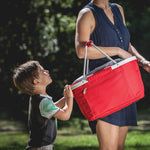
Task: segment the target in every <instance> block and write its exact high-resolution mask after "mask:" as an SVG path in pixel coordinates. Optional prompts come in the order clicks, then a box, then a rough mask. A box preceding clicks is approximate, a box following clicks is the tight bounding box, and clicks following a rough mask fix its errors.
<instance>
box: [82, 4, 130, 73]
mask: <svg viewBox="0 0 150 150" xmlns="http://www.w3.org/2000/svg"><path fill="white" fill-rule="evenodd" d="M110 7H111V10H112V13H113V17H114V24H113V23H112V22H111V21H110V19H109V18H108V17H107V15H106V14H105V12H104V10H103V9H102V8H99V7H97V6H96V5H94V4H93V3H89V4H87V5H86V6H85V7H84V8H89V9H90V10H91V11H92V13H93V15H94V17H95V21H96V26H95V29H94V31H93V33H92V34H91V36H90V40H92V41H93V42H94V44H95V45H97V46H102V47H120V48H122V49H124V50H126V51H128V48H129V42H130V34H129V32H128V29H127V27H126V26H125V25H124V22H123V18H122V15H121V13H120V10H119V8H118V7H117V5H116V4H114V3H110ZM112 58H114V59H115V58H118V57H117V56H113V57H112ZM108 61H109V60H108V59H107V58H102V59H96V60H90V62H89V69H90V71H91V70H93V69H95V68H96V67H98V66H100V65H103V64H104V63H106V62H108Z"/></svg>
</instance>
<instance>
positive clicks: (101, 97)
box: [73, 60, 144, 121]
mask: <svg viewBox="0 0 150 150" xmlns="http://www.w3.org/2000/svg"><path fill="white" fill-rule="evenodd" d="M87 80H88V83H86V84H84V85H82V86H79V87H78V88H76V89H74V90H73V94H74V98H75V100H76V102H77V103H78V105H79V108H80V110H81V112H82V113H83V115H84V116H85V118H87V119H88V120H89V121H93V120H95V119H97V118H103V117H105V116H107V115H110V114H111V113H114V112H116V111H118V110H120V109H122V108H124V107H126V106H128V105H130V104H131V103H133V102H135V101H137V100H139V99H141V98H143V97H144V86H143V82H142V79H141V74H140V70H139V66H138V64H137V62H136V60H133V61H131V62H128V63H126V64H124V65H122V66H120V67H118V68H116V69H113V70H112V69H111V67H107V68H105V69H103V70H101V71H98V72H97V73H95V74H93V75H91V76H89V77H88V78H87ZM84 93H85V94H84Z"/></svg>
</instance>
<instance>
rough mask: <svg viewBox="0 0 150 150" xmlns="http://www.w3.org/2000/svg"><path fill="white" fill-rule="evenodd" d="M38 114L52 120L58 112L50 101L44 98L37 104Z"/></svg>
mask: <svg viewBox="0 0 150 150" xmlns="http://www.w3.org/2000/svg"><path fill="white" fill-rule="evenodd" d="M39 109H40V113H41V115H42V116H43V117H45V118H48V119H50V118H52V117H53V116H54V115H55V114H56V113H57V112H58V111H59V108H58V107H57V106H56V105H55V104H54V102H53V101H52V100H51V99H48V98H44V99H43V100H42V101H41V102H40V104H39Z"/></svg>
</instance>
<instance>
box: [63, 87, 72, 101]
mask: <svg viewBox="0 0 150 150" xmlns="http://www.w3.org/2000/svg"><path fill="white" fill-rule="evenodd" d="M64 97H65V98H73V93H72V90H71V87H70V85H66V86H65V87H64Z"/></svg>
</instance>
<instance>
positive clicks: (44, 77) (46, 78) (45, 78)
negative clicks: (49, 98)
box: [38, 65, 52, 86]
mask: <svg viewBox="0 0 150 150" xmlns="http://www.w3.org/2000/svg"><path fill="white" fill-rule="evenodd" d="M38 73H39V78H38V80H39V83H40V84H42V85H45V86H47V85H49V84H50V83H51V82H52V79H51V77H50V74H49V71H48V70H45V69H44V68H43V67H42V66H41V65H39V67H38Z"/></svg>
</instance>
